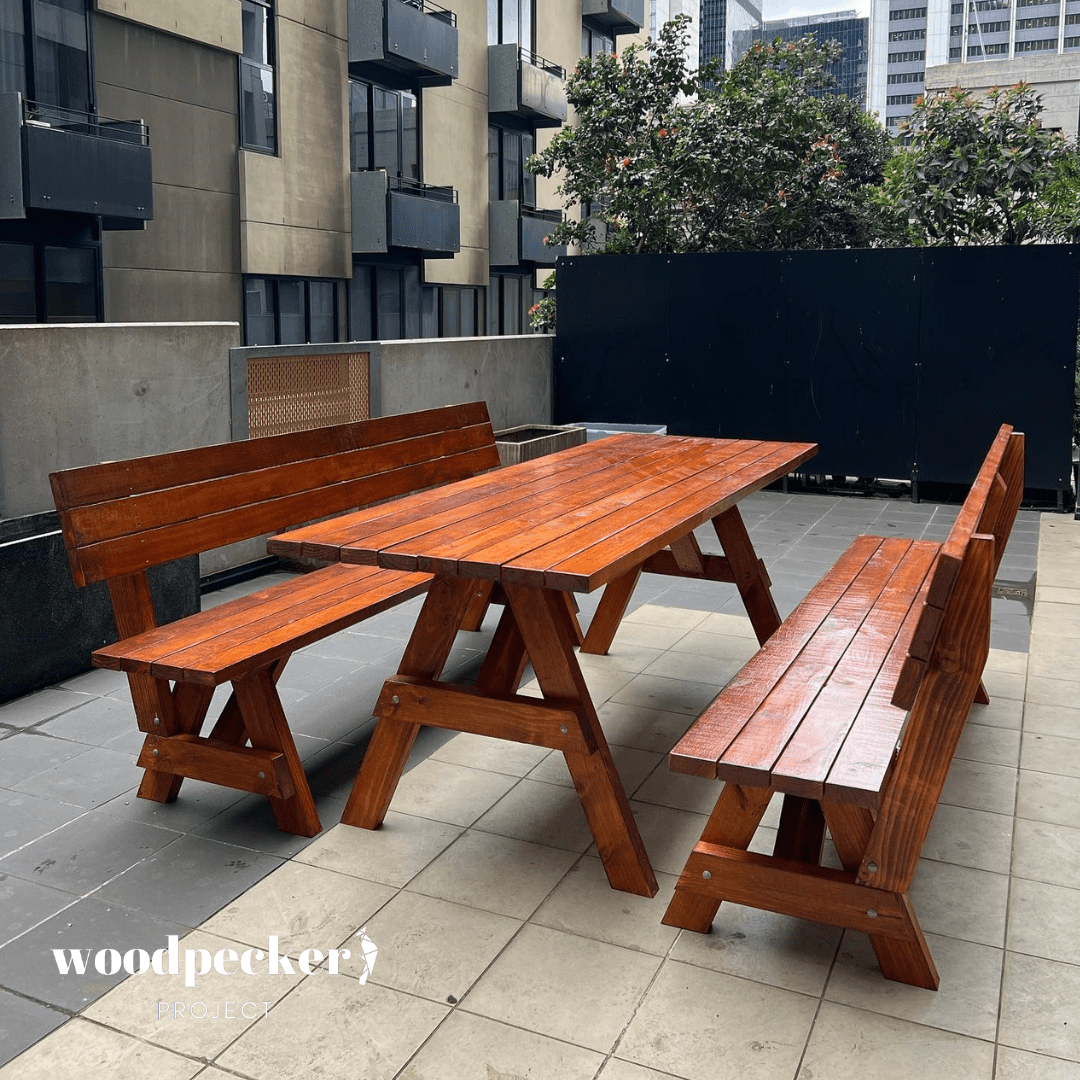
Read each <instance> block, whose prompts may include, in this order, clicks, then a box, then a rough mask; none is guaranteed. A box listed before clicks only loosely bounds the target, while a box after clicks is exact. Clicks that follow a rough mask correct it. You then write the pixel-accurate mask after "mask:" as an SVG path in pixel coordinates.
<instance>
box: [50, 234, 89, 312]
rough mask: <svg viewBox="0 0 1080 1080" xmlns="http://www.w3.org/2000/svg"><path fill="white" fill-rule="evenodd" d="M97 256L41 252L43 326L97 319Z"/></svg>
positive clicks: (86, 252)
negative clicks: (44, 324)
mask: <svg viewBox="0 0 1080 1080" xmlns="http://www.w3.org/2000/svg"><path fill="white" fill-rule="evenodd" d="M97 279H98V273H97V252H96V251H94V250H93V249H92V248H58V247H47V248H45V313H46V315H45V317H46V321H47V322H94V321H95V320H96V319H97V316H98V287H97Z"/></svg>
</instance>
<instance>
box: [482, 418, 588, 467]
mask: <svg viewBox="0 0 1080 1080" xmlns="http://www.w3.org/2000/svg"><path fill="white" fill-rule="evenodd" d="M585 434H586V432H585V429H584V428H583V427H574V426H565V427H563V426H557V425H555V424H522V425H520V426H519V427H512V428H506V430H505V431H496V432H495V445H496V446H497V447H498V448H499V461H500V462H501V463H502V464H503V465H516V464H517V463H518V462H519V461H532V460H533V459H534V458H538V457H543V456H544V455H545V454H554V453H555V452H556V451H558V450H567V449H569V448H570V447H571V446H580V445H581V444H582V443H583V442H584V441H585Z"/></svg>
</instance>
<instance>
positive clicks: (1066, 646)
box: [1028, 632, 1080, 679]
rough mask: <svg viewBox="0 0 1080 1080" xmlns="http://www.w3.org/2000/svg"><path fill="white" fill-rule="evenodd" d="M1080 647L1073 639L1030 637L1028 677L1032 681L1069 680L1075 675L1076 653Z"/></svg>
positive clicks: (1048, 635) (1046, 634)
mask: <svg viewBox="0 0 1080 1080" xmlns="http://www.w3.org/2000/svg"><path fill="white" fill-rule="evenodd" d="M1078 645H1080V641H1078V640H1077V639H1076V638H1074V637H1057V636H1056V634H1055V636H1051V632H1044V633H1042V634H1039V635H1038V636H1034V635H1033V636H1032V642H1031V659H1030V660H1028V675H1029V676H1030V677H1031V678H1033V679H1071V678H1072V677H1073V676H1074V675H1075V674H1076V653H1077V646H1078Z"/></svg>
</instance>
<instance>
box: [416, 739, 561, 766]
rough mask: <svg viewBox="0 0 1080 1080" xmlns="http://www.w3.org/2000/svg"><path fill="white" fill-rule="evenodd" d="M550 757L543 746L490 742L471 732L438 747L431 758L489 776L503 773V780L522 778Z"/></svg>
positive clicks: (498, 740) (502, 741)
mask: <svg viewBox="0 0 1080 1080" xmlns="http://www.w3.org/2000/svg"><path fill="white" fill-rule="evenodd" d="M550 753H551V751H550V750H549V749H548V748H547V747H546V746H529V745H528V744H527V743H516V742H510V741H509V740H507V739H490V738H488V737H487V736H486V735H473V734H472V733H471V732H468V731H462V732H459V733H458V734H457V735H455V736H454V737H453V738H452V739H450V740H449V741H448V742H446V743H444V744H443V745H442V746H440V747H439V749H438V750H436V751H435V752H434V753H433V754H432V755H431V756H432V757H433V758H434V759H435V760H436V761H448V762H450V763H451V764H452V765H466V766H468V767H469V768H470V769H487V770H488V771H489V772H496V773H506V774H507V776H524V775H525V774H526V773H527V772H528V771H529V770H530V769H532V768H533V767H534V766H535V765H536V764H537V763H538V762H540V761H543V759H544V758H545V757H547V756H548V754H550Z"/></svg>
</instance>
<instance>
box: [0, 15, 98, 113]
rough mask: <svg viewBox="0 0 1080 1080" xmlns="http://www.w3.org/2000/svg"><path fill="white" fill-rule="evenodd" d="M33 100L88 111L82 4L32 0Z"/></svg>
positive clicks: (87, 61) (86, 55)
mask: <svg viewBox="0 0 1080 1080" xmlns="http://www.w3.org/2000/svg"><path fill="white" fill-rule="evenodd" d="M5 3H7V4H10V3H11V0H5ZM34 97H35V99H36V100H37V101H40V102H43V103H45V104H48V105H58V106H60V107H61V108H63V109H75V110H77V111H79V112H89V111H90V60H89V55H88V49H87V37H86V2H85V0H34Z"/></svg>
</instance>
